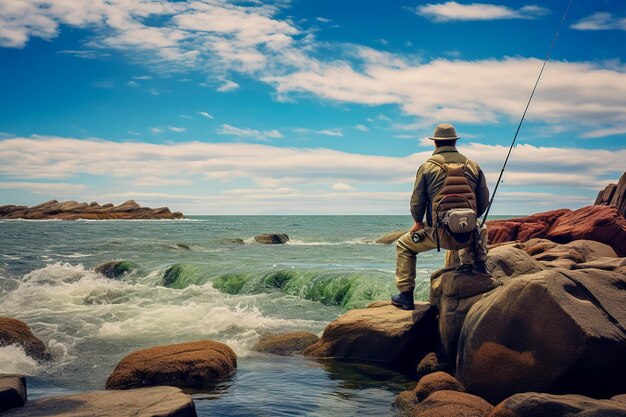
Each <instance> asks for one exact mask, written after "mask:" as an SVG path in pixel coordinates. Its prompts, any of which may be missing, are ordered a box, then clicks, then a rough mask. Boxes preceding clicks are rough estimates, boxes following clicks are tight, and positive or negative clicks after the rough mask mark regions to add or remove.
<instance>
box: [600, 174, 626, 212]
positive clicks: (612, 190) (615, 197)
mask: <svg viewBox="0 0 626 417" xmlns="http://www.w3.org/2000/svg"><path fill="white" fill-rule="evenodd" d="M594 204H595V205H602V206H615V207H617V210H618V211H619V212H620V214H621V215H622V216H624V217H626V172H624V174H622V177H621V178H620V179H619V182H618V183H617V184H609V185H607V187H606V188H605V189H604V190H602V191H600V192H599V193H598V198H597V199H596V202H595V203H594Z"/></svg>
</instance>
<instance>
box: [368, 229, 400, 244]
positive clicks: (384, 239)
mask: <svg viewBox="0 0 626 417" xmlns="http://www.w3.org/2000/svg"><path fill="white" fill-rule="evenodd" d="M406 232H407V231H406V230H394V231H393V232H391V233H387V234H386V235H384V236H381V237H379V238H378V239H376V241H375V243H380V244H383V245H391V244H392V243H393V242H395V241H396V240H398V239H400V238H401V237H402V236H403V235H404V234H405V233H406Z"/></svg>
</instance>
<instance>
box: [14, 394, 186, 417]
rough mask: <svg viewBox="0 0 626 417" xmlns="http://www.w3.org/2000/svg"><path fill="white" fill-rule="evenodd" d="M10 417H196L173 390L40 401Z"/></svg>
mask: <svg viewBox="0 0 626 417" xmlns="http://www.w3.org/2000/svg"><path fill="white" fill-rule="evenodd" d="M4 416H10V417H84V416H91V417H196V416H197V414H196V408H195V405H194V403H193V401H192V399H191V397H190V396H189V395H186V394H184V393H183V392H182V391H181V390H180V389H178V388H174V387H153V388H140V389H132V390H128V391H91V392H83V393H80V394H73V395H63V396H58V397H47V398H41V399H38V400H34V401H29V402H28V403H26V406H24V408H22V409H19V410H14V411H11V412H9V413H7V414H3V417H4Z"/></svg>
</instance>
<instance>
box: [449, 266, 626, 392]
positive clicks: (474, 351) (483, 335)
mask: <svg viewBox="0 0 626 417" xmlns="http://www.w3.org/2000/svg"><path fill="white" fill-rule="evenodd" d="M625 297H626V275H624V274H619V273H615V272H608V271H601V270H597V269H582V270H576V271H568V270H563V269H550V270H546V271H541V272H537V273H534V274H530V275H523V276H520V277H517V278H515V279H513V280H510V281H509V282H507V283H506V284H505V285H503V286H502V287H500V288H499V289H498V290H496V291H493V292H492V293H490V294H488V295H486V296H485V297H483V298H482V299H480V300H478V301H477V302H476V303H475V304H474V306H473V307H472V309H471V310H470V311H469V313H468V314H467V316H466V318H465V322H464V324H463V328H462V331H461V336H460V339H459V344H458V347H459V352H458V356H457V373H456V376H457V378H458V379H459V381H460V382H461V384H463V386H465V388H466V389H467V391H468V392H471V393H474V394H477V395H479V396H481V397H483V398H485V399H487V400H488V401H490V402H493V403H496V402H499V401H502V400H503V399H505V398H507V397H509V396H511V395H513V394H516V393H520V392H527V391H540V392H550V393H562V392H568V393H576V394H583V395H590V396H610V395H615V394H620V393H623V392H626V379H625V378H623V375H624V374H625V373H626V330H625V326H626V303H624V299H625Z"/></svg>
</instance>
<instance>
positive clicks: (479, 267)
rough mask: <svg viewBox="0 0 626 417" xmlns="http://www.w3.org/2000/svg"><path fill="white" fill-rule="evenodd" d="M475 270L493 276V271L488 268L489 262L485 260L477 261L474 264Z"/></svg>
mask: <svg viewBox="0 0 626 417" xmlns="http://www.w3.org/2000/svg"><path fill="white" fill-rule="evenodd" d="M474 272H476V273H478V274H483V275H489V276H491V272H489V269H487V264H486V263H485V262H476V263H475V264H474Z"/></svg>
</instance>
